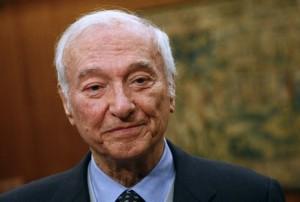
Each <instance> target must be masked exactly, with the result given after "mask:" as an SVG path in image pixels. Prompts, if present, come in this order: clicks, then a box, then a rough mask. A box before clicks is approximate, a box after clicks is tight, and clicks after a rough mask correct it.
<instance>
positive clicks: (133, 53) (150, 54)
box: [60, 25, 174, 186]
mask: <svg viewBox="0 0 300 202" xmlns="http://www.w3.org/2000/svg"><path fill="white" fill-rule="evenodd" d="M127 27H128V26H127ZM127 27H126V26H122V25H114V26H108V27H105V28H103V26H102V27H100V26H97V25H93V26H90V27H89V28H87V29H86V30H85V31H83V32H82V33H81V34H80V35H79V36H77V37H76V38H75V39H74V40H73V41H72V42H71V43H70V44H69V46H68V47H67V49H66V50H65V54H64V61H65V66H66V77H67V82H68V84H69V91H68V96H67V97H66V96H64V94H63V93H62V92H60V95H61V97H62V100H63V104H64V107H65V111H66V114H67V116H68V118H69V121H70V122H71V124H72V125H75V126H76V127H77V129H78V131H79V133H80V135H81V136H82V138H83V139H84V140H85V142H86V143H87V144H88V145H89V146H90V148H91V151H92V154H93V156H94V158H95V160H96V162H97V164H98V166H100V167H101V169H103V170H104V171H105V172H106V173H107V174H109V175H110V176H112V177H113V178H116V180H117V181H119V182H120V183H122V184H124V185H128V186H129V185H133V184H135V183H136V182H137V181H138V180H139V179H140V178H141V177H143V176H144V175H146V174H147V173H148V172H149V171H150V170H151V169H152V168H153V167H154V166H155V164H156V163H157V162H158V160H159V159H160V157H161V154H162V151H163V145H164V144H163V141H164V140H163V139H164V133H165V131H166V128H167V123H168V119H169V115H170V112H173V111H174V99H173V98H171V97H170V96H169V93H168V85H167V83H168V82H167V80H166V75H165V73H164V67H163V62H162V58H161V56H160V54H159V52H158V50H157V47H156V46H155V45H154V43H153V39H152V35H151V32H149V31H148V30H145V29H133V30H132V29H130V28H127ZM122 176H123V177H122ZM124 176H125V177H124ZM120 178H123V179H120Z"/></svg>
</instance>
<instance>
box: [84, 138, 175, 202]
mask: <svg viewBox="0 0 300 202" xmlns="http://www.w3.org/2000/svg"><path fill="white" fill-rule="evenodd" d="M88 169H89V175H90V181H91V189H92V193H94V197H95V198H96V199H98V200H96V201H98V202H100V201H101V202H111V201H115V200H116V198H117V197H118V196H119V195H120V194H121V193H122V192H123V191H125V190H126V189H132V190H134V191H135V192H137V193H138V194H139V195H140V196H141V197H143V198H144V200H145V201H147V202H151V201H166V198H167V196H168V194H169V192H170V190H171V187H172V186H173V182H174V179H175V170H174V165H173V157H172V153H171V151H170V148H169V146H168V144H167V143H166V141H165V147H164V152H163V155H162V157H161V159H160V161H159V162H158V164H157V165H156V166H155V167H154V168H153V169H152V171H151V172H150V173H149V174H148V175H147V176H146V177H145V178H143V179H142V180H141V181H140V182H138V183H137V184H136V185H134V186H133V187H130V188H128V187H124V186H123V185H121V184H119V183H118V182H116V181H114V180H113V179H112V178H110V177H109V176H108V175H106V174H105V173H104V172H103V171H102V170H101V169H100V168H99V167H98V166H97V165H96V163H95V160H94V158H93V156H92V158H91V161H90V164H89V167H88ZM157 187H159V189H157Z"/></svg>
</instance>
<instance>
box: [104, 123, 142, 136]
mask: <svg viewBox="0 0 300 202" xmlns="http://www.w3.org/2000/svg"><path fill="white" fill-rule="evenodd" d="M144 125H145V124H144V123H137V124H129V125H120V126H117V127H112V128H109V129H107V130H105V131H104V133H109V134H115V135H118V136H135V135H138V134H139V133H140V132H141V129H142V128H143V126H144Z"/></svg>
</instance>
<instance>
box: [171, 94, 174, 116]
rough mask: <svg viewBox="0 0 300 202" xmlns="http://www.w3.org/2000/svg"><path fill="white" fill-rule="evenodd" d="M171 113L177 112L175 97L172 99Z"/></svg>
mask: <svg viewBox="0 0 300 202" xmlns="http://www.w3.org/2000/svg"><path fill="white" fill-rule="evenodd" d="M170 112H171V113H173V112H175V96H171V97H170Z"/></svg>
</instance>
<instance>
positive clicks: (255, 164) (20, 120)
mask: <svg viewBox="0 0 300 202" xmlns="http://www.w3.org/2000/svg"><path fill="white" fill-rule="evenodd" d="M102 8H120V9H122V8H123V9H129V10H132V11H134V12H137V13H138V14H139V15H140V16H143V17H146V18H148V19H150V20H152V21H153V22H154V23H155V24H158V25H159V26H161V27H162V29H164V30H165V31H166V32H167V33H168V34H169V36H170V39H171V43H172V46H173V53H174V56H175V60H176V65H177V68H178V78H177V99H176V105H177V109H176V110H177V111H176V113H175V115H174V116H173V117H172V119H171V121H170V124H169V129H168V132H167V137H168V138H170V139H171V140H172V141H173V142H175V143H176V144H178V145H180V146H181V147H182V148H184V149H185V150H186V151H189V152H191V153H194V154H196V155H199V156H203V157H207V158H211V159H218V160H223V161H227V162H233V163H237V164H240V165H243V166H246V167H249V168H252V169H254V170H256V171H257V172H259V173H263V174H265V175H268V176H271V177H273V178H276V179H278V180H279V181H280V182H281V184H282V186H283V188H284V190H285V192H286V196H287V201H288V202H293V201H295V202H296V201H300V133H299V131H300V68H299V64H300V37H299V36H300V14H299V13H300V1H299V0H285V1H282V0H281V1H280V0H264V1H262V0H242V1H241V0H214V1H208V0H198V1H193V0H156V1H138V0H120V1H112V0H111V1H108V0H107V1H97V0H89V1H80V0H73V1H71V0H15V1H14V0H7V1H5V0H0V25H1V31H0V44H1V46H0V67H1V73H0V95H1V99H0V110H1V111H0V112H1V116H0V131H1V132H0V134H1V135H0V192H3V191H6V190H10V189H12V188H14V187H17V186H20V185H21V184H24V183H26V182H29V181H31V180H34V179H37V178H40V177H43V176H47V175H50V174H53V173H56V172H59V171H62V170H65V169H68V168H70V167H72V166H73V165H75V164H76V163H77V162H78V161H79V160H80V159H81V158H82V157H83V156H84V155H85V154H86V152H87V151H88V148H87V146H86V145H85V144H84V143H83V142H82V140H81V139H80V137H79V135H78V133H77V131H76V130H75V129H74V128H72V127H71V126H70V124H69V123H68V121H67V119H66V117H65V115H64V112H63V108H62V105H61V102H60V100H59V96H58V94H57V90H56V77H55V70H54V66H53V56H54V47H55V43H56V41H57V39H58V37H59V36H60V34H61V32H63V31H64V29H65V28H66V27H67V25H68V24H70V23H71V22H73V21H74V20H75V19H76V18H77V17H78V16H79V15H80V14H82V13H86V12H89V11H92V10H97V9H102Z"/></svg>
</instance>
